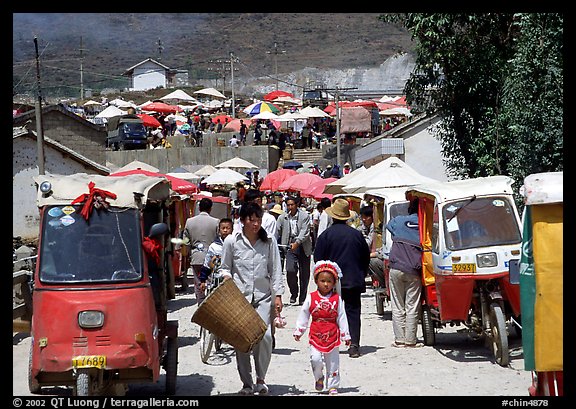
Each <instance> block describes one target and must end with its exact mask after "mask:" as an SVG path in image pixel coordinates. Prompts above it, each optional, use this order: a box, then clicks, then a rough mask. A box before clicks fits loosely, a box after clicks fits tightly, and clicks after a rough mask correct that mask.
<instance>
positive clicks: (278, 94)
mask: <svg viewBox="0 0 576 409" xmlns="http://www.w3.org/2000/svg"><path fill="white" fill-rule="evenodd" d="M278 97H292V98H294V94H291V93H289V92H286V91H272V92H269V93H267V94H266V95H264V96H263V97H262V99H263V100H264V101H272V100H274V99H276V98H278Z"/></svg>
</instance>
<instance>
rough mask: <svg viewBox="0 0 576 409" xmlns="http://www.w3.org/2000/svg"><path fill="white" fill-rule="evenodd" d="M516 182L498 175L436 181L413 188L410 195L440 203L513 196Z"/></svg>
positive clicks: (409, 191)
mask: <svg viewBox="0 0 576 409" xmlns="http://www.w3.org/2000/svg"><path fill="white" fill-rule="evenodd" d="M512 183H514V180H513V179H512V178H511V177H509V176H503V175H497V176H486V177H480V178H473V179H462V180H453V181H450V182H440V181H435V182H431V183H423V184H421V185H416V186H412V187H410V188H409V189H408V190H407V192H408V193H407V194H408V195H415V196H422V194H424V195H429V196H433V197H435V200H436V201H437V202H438V203H442V202H446V201H448V200H456V199H467V198H470V197H472V196H486V195H495V194H496V195H497V194H504V195H511V194H512V193H513V191H512Z"/></svg>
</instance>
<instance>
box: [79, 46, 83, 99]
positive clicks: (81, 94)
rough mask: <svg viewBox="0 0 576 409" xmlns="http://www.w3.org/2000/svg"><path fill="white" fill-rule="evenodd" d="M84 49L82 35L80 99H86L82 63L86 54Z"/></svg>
mask: <svg viewBox="0 0 576 409" xmlns="http://www.w3.org/2000/svg"><path fill="white" fill-rule="evenodd" d="M83 51H84V48H82V36H80V99H84V71H83V69H82V63H83V61H84V56H83V55H82V52H83Z"/></svg>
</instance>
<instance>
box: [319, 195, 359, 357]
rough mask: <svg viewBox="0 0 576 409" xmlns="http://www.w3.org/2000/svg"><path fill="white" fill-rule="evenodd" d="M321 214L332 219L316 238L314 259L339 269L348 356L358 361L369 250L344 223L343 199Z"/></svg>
mask: <svg viewBox="0 0 576 409" xmlns="http://www.w3.org/2000/svg"><path fill="white" fill-rule="evenodd" d="M324 211H325V212H326V213H328V214H329V215H330V216H331V217H332V220H333V222H332V225H331V226H330V227H328V228H327V229H326V230H324V232H323V233H322V234H320V235H319V236H318V240H317V242H316V248H315V250H314V260H330V261H334V262H336V263H338V265H339V266H340V269H341V270H342V279H341V280H340V281H339V282H340V287H341V288H340V291H341V295H342V300H343V301H344V307H345V309H346V317H347V318H348V326H349V327H350V337H351V344H350V348H349V349H348V354H349V355H350V357H351V358H358V357H359V356H360V313H361V311H362V303H361V294H362V293H365V292H366V275H367V274H368V264H369V262H370V248H369V247H368V244H366V240H364V236H362V233H360V232H359V231H358V230H356V229H355V228H353V227H350V226H348V225H347V224H346V221H347V220H348V219H349V218H350V209H349V204H348V201H347V200H345V199H336V200H335V201H334V203H333V204H332V206H330V207H328V208H327V209H324Z"/></svg>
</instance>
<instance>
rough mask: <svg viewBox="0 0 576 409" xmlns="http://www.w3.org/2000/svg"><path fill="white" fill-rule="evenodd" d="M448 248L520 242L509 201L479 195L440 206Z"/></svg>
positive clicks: (456, 248)
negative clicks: (478, 196)
mask: <svg viewBox="0 0 576 409" xmlns="http://www.w3.org/2000/svg"><path fill="white" fill-rule="evenodd" d="M442 216H443V220H444V231H445V232H446V246H447V247H448V249H450V250H463V249H469V248H475V247H487V246H497V245H504V244H518V243H520V242H521V241H522V236H521V235H520V226H519V225H518V222H517V219H516V215H515V212H514V208H513V204H512V203H511V202H510V200H509V199H508V198H506V197H496V196H492V197H480V198H471V199H464V200H459V201H455V202H451V203H448V204H446V205H445V206H444V208H443V209H442Z"/></svg>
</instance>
